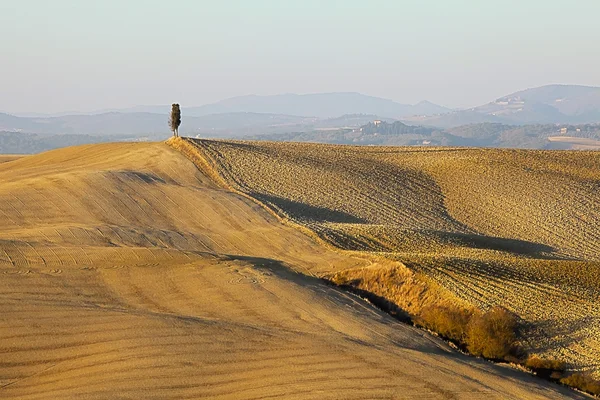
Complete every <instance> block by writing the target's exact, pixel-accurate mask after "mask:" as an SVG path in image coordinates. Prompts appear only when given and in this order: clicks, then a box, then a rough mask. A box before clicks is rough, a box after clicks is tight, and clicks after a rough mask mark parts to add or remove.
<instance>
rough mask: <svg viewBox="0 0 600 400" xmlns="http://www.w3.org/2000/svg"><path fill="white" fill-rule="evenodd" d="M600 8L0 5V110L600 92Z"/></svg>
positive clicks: (375, 1)
mask: <svg viewBox="0 0 600 400" xmlns="http://www.w3.org/2000/svg"><path fill="white" fill-rule="evenodd" d="M598 15H600V1H598V0H568V1H566V0H565V1H563V0H502V1H498V0H414V1H413V0H404V1H402V0H343V1H342V0H340V1H338V0H214V1H210V0H179V1H175V0H171V1H167V0H161V1H155V0H37V1H36V0H18V1H15V0H0V38H2V39H1V40H0V57H1V59H0V111H4V112H13V113H18V112H21V113H22V112H39V113H54V112H64V111H91V110H101V109H114V108H121V107H130V106H135V105H154V104H170V103H172V102H179V103H181V104H185V105H186V106H196V105H202V104H206V103H211V102H215V101H218V100H221V99H225V98H228V97H233V96H239V95H247V94H259V95H269V94H280V93H318V92H360V93H364V94H368V95H372V96H379V97H384V98H388V99H392V100H395V101H398V102H400V103H407V104H408V103H410V104H413V103H416V102H419V101H421V100H429V101H432V102H434V103H438V104H442V105H445V106H449V107H471V106H476V105H480V104H484V103H487V102H489V101H491V100H494V99H495V98H498V97H501V96H503V95H506V94H509V93H512V92H515V91H518V90H522V89H526V88H530V87H536V86H541V85H545V84H552V83H563V84H582V85H590V86H600V73H599V71H600V51H598V48H599V43H600V24H598Z"/></svg>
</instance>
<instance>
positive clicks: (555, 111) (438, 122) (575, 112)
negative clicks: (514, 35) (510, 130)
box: [404, 85, 600, 128]
mask: <svg viewBox="0 0 600 400" xmlns="http://www.w3.org/2000/svg"><path fill="white" fill-rule="evenodd" d="M404 120H406V121H410V122H411V123H418V124H424V125H431V126H437V127H443V128H448V127H454V126H460V125H467V124H473V123H482V122H496V123H503V124H513V125H524V124H587V123H594V122H600V87H592V86H576V85H548V86H542V87H538V88H534V89H527V90H523V91H520V92H516V93H513V94H509V95H507V96H504V97H501V98H499V99H497V100H495V101H492V102H490V103H487V104H484V105H482V106H479V107H475V108H471V109H468V110H458V111H453V112H448V113H441V114H439V115H430V116H419V117H412V118H405V119H404Z"/></svg>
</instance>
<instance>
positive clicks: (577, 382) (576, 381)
mask: <svg viewBox="0 0 600 400" xmlns="http://www.w3.org/2000/svg"><path fill="white" fill-rule="evenodd" d="M560 382H561V383H563V384H565V385H567V386H571V387H574V388H577V389H579V390H583V391H584V392H588V393H591V394H594V395H597V396H599V395H600V381H598V380H595V379H594V378H592V377H591V376H589V375H584V374H580V373H576V374H572V375H569V376H567V377H566V378H563V379H561V380H560Z"/></svg>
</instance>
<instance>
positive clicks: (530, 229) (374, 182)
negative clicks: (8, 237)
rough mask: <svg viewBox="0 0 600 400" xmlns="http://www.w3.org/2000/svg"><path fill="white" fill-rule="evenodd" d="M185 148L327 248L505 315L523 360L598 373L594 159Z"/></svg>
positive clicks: (256, 146)
mask: <svg viewBox="0 0 600 400" xmlns="http://www.w3.org/2000/svg"><path fill="white" fill-rule="evenodd" d="M189 143H190V144H191V145H193V146H195V149H196V151H198V152H199V153H200V154H203V156H204V157H206V158H207V159H209V160H211V163H212V165H213V166H214V168H216V169H217V170H218V171H219V173H220V175H222V176H223V177H224V179H225V180H226V181H227V182H228V183H229V184H230V185H232V186H233V187H235V188H236V189H238V190H240V191H242V192H244V193H247V194H248V195H250V196H252V197H254V198H256V199H259V200H260V201H262V202H264V203H265V204H268V205H269V206H270V207H272V209H274V210H277V211H278V212H279V213H281V214H283V215H286V216H288V217H289V218H291V219H292V220H294V221H296V222H298V223H300V224H303V225H304V226H306V227H308V228H310V229H311V230H312V231H314V232H316V233H317V234H318V235H319V236H320V237H321V238H323V239H324V240H326V241H328V242H330V243H331V244H333V245H335V246H337V247H340V248H343V249H347V250H356V251H359V252H363V253H373V252H375V253H381V252H383V253H386V254H387V257H389V258H392V259H397V260H401V261H402V262H404V263H405V264H407V265H409V266H410V267H411V268H412V269H413V270H415V271H418V272H422V273H424V274H426V275H427V276H429V277H432V278H434V279H435V280H436V281H437V282H439V283H441V284H442V285H443V286H444V287H445V288H447V289H448V290H450V291H451V292H453V293H454V294H455V295H456V296H458V297H460V298H462V299H463V300H465V301H467V302H469V303H470V304H473V305H476V306H478V307H480V308H487V307H490V306H492V305H501V306H505V307H508V308H509V309H510V310H511V311H514V312H515V313H517V314H518V315H519V316H520V317H521V318H523V319H524V320H525V321H526V322H527V332H526V333H525V335H524V336H525V337H527V338H528V339H529V343H528V347H529V349H530V350H531V351H533V352H536V353H541V354H544V355H546V356H551V357H558V358H561V359H566V360H568V361H569V362H570V363H571V365H572V367H573V368H575V369H582V370H587V371H591V372H595V373H598V372H599V371H600V364H599V363H598V360H600V353H599V351H600V305H599V304H598V299H599V298H600V195H599V193H600V153H598V152H551V151H545V152H544V151H523V150H491V149H487V150H485V149H459V148H398V147H396V148H394V147H368V148H365V147H353V146H331V145H319V144H304V143H274V142H233V141H207V140H190V141H189ZM360 276H361V274H360V273H358V272H357V274H356V277H357V278H356V279H359V281H360Z"/></svg>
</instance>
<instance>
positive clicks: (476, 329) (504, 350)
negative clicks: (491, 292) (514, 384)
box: [466, 307, 517, 360]
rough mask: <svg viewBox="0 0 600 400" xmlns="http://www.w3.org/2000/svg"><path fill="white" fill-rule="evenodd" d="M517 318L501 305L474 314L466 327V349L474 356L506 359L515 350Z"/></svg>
mask: <svg viewBox="0 0 600 400" xmlns="http://www.w3.org/2000/svg"><path fill="white" fill-rule="evenodd" d="M516 330H517V318H516V316H515V315H514V314H512V313H511V312H509V311H508V310H506V309H505V308H502V307H493V308H491V309H490V310H489V311H487V312H486V313H484V314H474V315H473V317H472V318H471V320H470V322H469V325H468V327H467V340H466V341H467V349H468V350H469V352H470V353H471V354H473V355H476V356H482V357H485V358H490V359H495V360H506V359H507V358H509V356H510V355H511V354H513V353H514V352H515V349H516V347H517V346H516V341H517V335H516Z"/></svg>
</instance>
